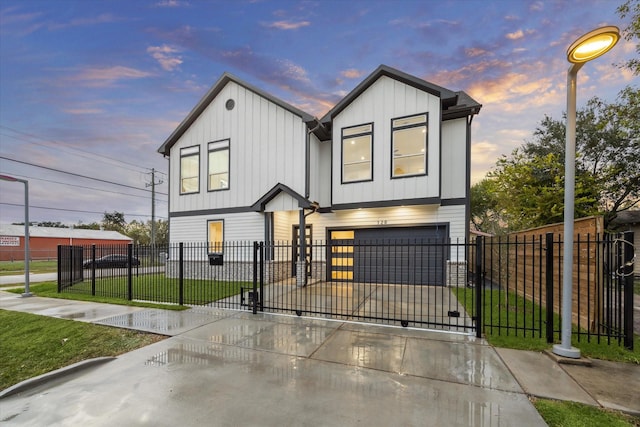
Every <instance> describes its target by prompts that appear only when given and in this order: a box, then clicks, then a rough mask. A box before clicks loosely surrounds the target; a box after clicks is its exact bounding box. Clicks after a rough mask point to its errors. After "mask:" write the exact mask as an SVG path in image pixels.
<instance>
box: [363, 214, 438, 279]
mask: <svg viewBox="0 0 640 427" xmlns="http://www.w3.org/2000/svg"><path fill="white" fill-rule="evenodd" d="M447 237H448V230H447V227H444V226H439V227H436V226H424V227H398V228H395V227H392V228H371V229H356V230H354V240H353V281H354V282H360V283H385V284H386V283H388V284H414V285H444V283H445V281H444V275H445V262H446V260H447V258H448V255H449V254H448V247H447V246H446V245H445V244H444V243H446V241H447Z"/></svg>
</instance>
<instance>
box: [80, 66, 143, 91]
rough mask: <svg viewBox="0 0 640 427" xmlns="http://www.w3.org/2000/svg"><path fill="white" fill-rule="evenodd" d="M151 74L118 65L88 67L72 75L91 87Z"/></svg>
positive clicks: (104, 85)
mask: <svg viewBox="0 0 640 427" xmlns="http://www.w3.org/2000/svg"><path fill="white" fill-rule="evenodd" d="M151 75H152V74H151V73H148V72H146V71H141V70H136V69H135V68H129V67H123V66H120V65H116V66H113V67H104V68H87V69H85V70H83V71H82V72H80V73H79V74H77V75H75V76H73V77H71V80H73V81H75V82H77V83H80V84H84V85H86V86H90V87H108V86H111V85H113V84H114V83H115V82H117V81H118V80H131V79H141V78H145V77H149V76H151Z"/></svg>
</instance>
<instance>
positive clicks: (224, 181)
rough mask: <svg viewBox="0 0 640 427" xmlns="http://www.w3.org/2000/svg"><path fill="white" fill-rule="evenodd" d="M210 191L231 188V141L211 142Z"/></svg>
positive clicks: (209, 148) (209, 149)
mask: <svg viewBox="0 0 640 427" xmlns="http://www.w3.org/2000/svg"><path fill="white" fill-rule="evenodd" d="M208 151H209V180H208V182H209V184H208V190H209V191H215V190H226V189H228V188H229V140H228V139H224V140H222V141H215V142H210V143H209V147H208Z"/></svg>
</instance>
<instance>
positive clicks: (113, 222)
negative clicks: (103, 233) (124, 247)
mask: <svg viewBox="0 0 640 427" xmlns="http://www.w3.org/2000/svg"><path fill="white" fill-rule="evenodd" d="M102 227H103V228H104V229H105V230H110V231H117V232H118V233H122V234H124V233H125V229H126V227H127V221H125V219H124V214H123V213H122V212H116V211H113V213H109V212H105V213H104V217H103V218H102Z"/></svg>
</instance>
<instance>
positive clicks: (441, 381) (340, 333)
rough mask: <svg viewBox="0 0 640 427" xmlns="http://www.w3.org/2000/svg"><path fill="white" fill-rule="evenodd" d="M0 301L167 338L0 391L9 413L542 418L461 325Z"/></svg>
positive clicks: (470, 420) (399, 420)
mask: <svg viewBox="0 0 640 427" xmlns="http://www.w3.org/2000/svg"><path fill="white" fill-rule="evenodd" d="M0 294H6V293H0ZM0 303H1V304H0V308H7V309H20V307H19V306H22V307H23V308H28V310H27V309H25V310H23V311H31V312H36V313H37V312H40V313H43V314H44V313H46V314H47V315H50V316H56V317H66V318H73V319H77V320H84V321H91V322H93V323H99V324H105V325H112V326H119V327H130V328H135V329H139V330H149V331H155V332H159V333H164V334H166V335H170V336H171V338H168V339H166V340H164V341H161V342H158V343H156V344H153V345H150V346H148V347H145V348H142V349H139V350H136V351H133V352H130V353H127V354H124V355H121V356H119V357H118V358H116V359H114V360H112V361H110V362H107V363H102V364H94V365H88V366H87V367H86V368H85V369H79V370H69V371H68V372H66V373H65V372H63V374H62V375H59V376H57V377H49V378H45V379H43V380H42V381H37V382H35V383H34V384H32V386H31V387H26V388H24V389H19V390H16V393H15V394H13V395H9V396H5V397H4V398H2V399H0V421H3V422H4V423H6V425H29V426H34V425H47V426H53V425H60V426H66V425H69V426H76V425H91V426H107V425H108V426H113V425H126V426H135V425H153V426H176V425H180V426H200V425H215V426H294V425H295V426H351V425H366V426H390V425H394V426H396V425H397V426H471V425H473V426H498V425H499V426H522V425H527V426H538V425H539V426H543V425H545V423H544V421H543V420H542V418H541V417H540V415H539V414H538V412H537V411H536V410H535V408H534V407H533V405H532V404H531V402H530V401H529V399H528V397H527V395H526V394H525V393H524V392H523V390H522V389H521V387H520V385H519V384H518V382H517V381H516V380H515V379H514V377H513V375H512V374H511V372H510V371H509V369H508V368H507V366H506V365H505V364H504V362H503V361H502V359H501V358H500V357H499V355H498V353H497V352H496V351H495V350H494V349H493V348H492V347H490V346H488V345H487V343H486V342H485V341H484V340H481V339H476V338H474V337H472V336H469V335H464V334H455V333H442V332H434V331H425V330H412V329H406V328H404V329H401V328H390V327H381V326H374V325H362V324H355V323H346V322H336V321H327V320H321V319H310V318H299V317H288V316H276V315H269V314H258V315H252V314H249V313H246V312H237V311H228V310H221V309H208V308H198V309H192V310H187V311H183V312H173V311H167V310H153V309H133V310H132V308H131V307H123V308H122V311H121V312H119V313H118V312H117V310H118V309H117V308H113V307H112V306H108V307H111V308H109V309H107V308H103V309H100V307H102V306H104V304H94V303H80V304H77V309H76V311H73V310H72V308H71V305H72V304H76V303H78V302H73V303H71V304H69V302H68V301H62V302H56V301H50V300H49V299H46V298H38V297H33V298H23V299H20V298H19V297H16V296H6V297H5V298H0ZM63 303H64V306H63ZM56 304H58V305H59V306H60V308H59V309H60V310H62V311H61V312H58V313H56V308H55V305H56ZM82 313H85V314H84V315H83V314H82Z"/></svg>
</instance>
